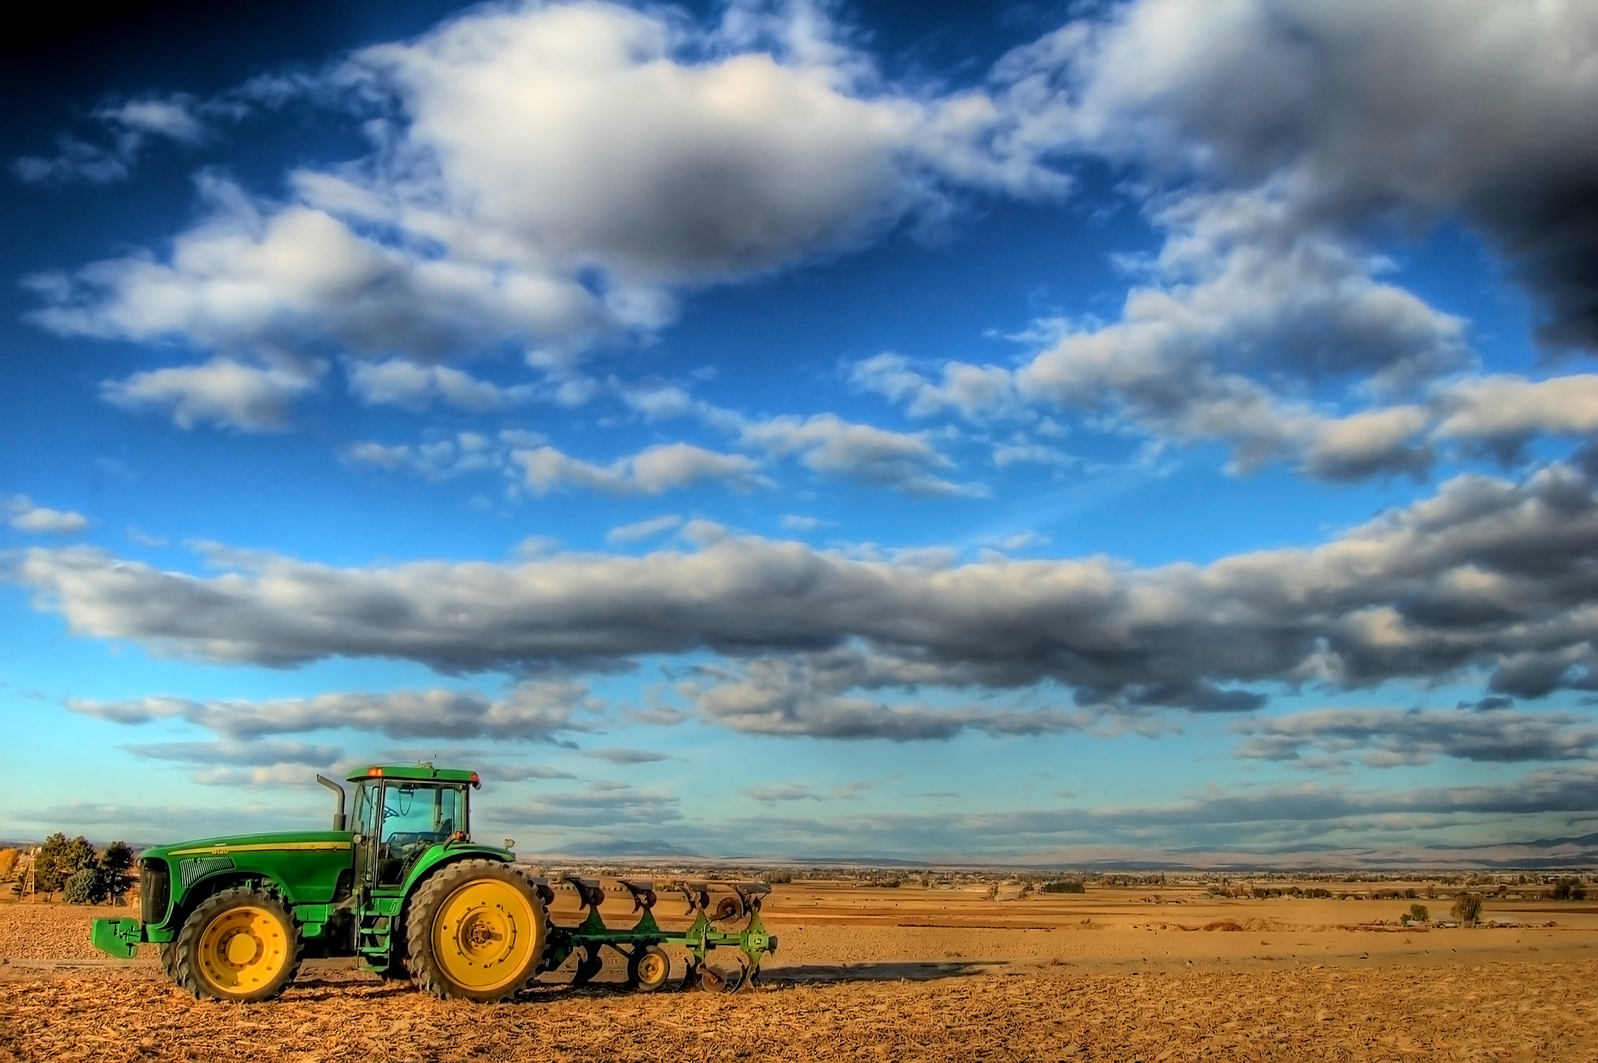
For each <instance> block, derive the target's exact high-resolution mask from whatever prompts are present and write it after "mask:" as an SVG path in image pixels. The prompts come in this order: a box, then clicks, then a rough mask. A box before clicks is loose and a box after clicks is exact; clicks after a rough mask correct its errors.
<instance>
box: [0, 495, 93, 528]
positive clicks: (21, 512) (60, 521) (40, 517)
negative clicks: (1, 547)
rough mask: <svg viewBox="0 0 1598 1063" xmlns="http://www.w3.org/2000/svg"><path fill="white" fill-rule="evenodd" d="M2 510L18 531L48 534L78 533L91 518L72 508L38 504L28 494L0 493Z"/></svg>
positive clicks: (86, 525) (7, 520)
mask: <svg viewBox="0 0 1598 1063" xmlns="http://www.w3.org/2000/svg"><path fill="white" fill-rule="evenodd" d="M0 512H3V513H4V514H5V517H6V523H7V524H9V525H10V526H11V527H13V528H15V529H16V530H17V531H25V532H34V533H41V534H47V535H76V534H77V533H78V532H80V531H83V530H84V529H85V528H87V527H88V526H89V518H88V517H85V516H84V515H83V514H82V513H76V512H74V511H72V510H70V509H50V508H49V507H47V506H36V505H34V504H33V499H31V498H29V497H28V496H27V495H13V496H12V497H10V498H6V497H5V496H3V495H0Z"/></svg>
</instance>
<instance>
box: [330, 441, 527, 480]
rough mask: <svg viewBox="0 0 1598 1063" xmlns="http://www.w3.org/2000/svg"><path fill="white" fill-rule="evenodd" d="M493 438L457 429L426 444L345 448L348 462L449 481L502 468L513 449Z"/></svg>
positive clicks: (354, 445)
mask: <svg viewBox="0 0 1598 1063" xmlns="http://www.w3.org/2000/svg"><path fill="white" fill-rule="evenodd" d="M505 435H506V434H505V433H501V434H500V438H498V439H491V438H489V437H488V436H485V435H483V434H481V433H479V432H457V433H456V434H455V437H454V438H453V439H435V440H432V441H430V442H423V443H414V444H412V443H399V444H394V445H385V444H382V443H373V442H369V441H368V442H360V443H354V444H351V445H350V446H348V447H346V448H345V449H344V452H343V457H344V460H345V462H347V463H348V464H350V465H356V466H364V467H366V468H373V469H384V470H387V471H389V472H397V471H399V470H406V471H409V472H414V473H416V474H417V475H419V476H421V477H423V478H424V479H427V480H446V479H449V478H451V477H455V476H460V475H462V474H464V473H471V472H484V471H488V470H491V469H498V468H503V467H504V465H505V463H506V461H507V455H508V454H509V452H510V449H511V445H510V442H509V441H508V440H507V439H506V438H505Z"/></svg>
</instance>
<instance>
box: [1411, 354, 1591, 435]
mask: <svg viewBox="0 0 1598 1063" xmlns="http://www.w3.org/2000/svg"><path fill="white" fill-rule="evenodd" d="M1437 404H1438V405H1439V406H1440V407H1441V408H1442V410H1443V411H1444V413H1445V416H1444V417H1443V420H1442V423H1441V424H1439V425H1438V428H1437V435H1438V436H1439V437H1440V438H1443V439H1451V440H1456V441H1462V442H1465V443H1467V444H1473V445H1476V446H1481V447H1484V448H1487V449H1490V450H1494V451H1497V452H1499V453H1500V454H1511V455H1512V454H1513V453H1514V452H1516V451H1518V450H1519V449H1520V448H1521V446H1523V445H1524V444H1525V443H1526V442H1527V441H1528V440H1529V439H1531V438H1532V437H1533V436H1538V435H1567V436H1589V437H1590V436H1592V435H1594V434H1598V375H1594V374H1591V373H1580V374H1571V375H1569V376H1563V377H1555V378H1554V379H1552V380H1543V381H1537V382H1533V381H1530V380H1527V379H1525V378H1523V377H1518V376H1508V375H1497V376H1486V377H1476V378H1472V379H1468V380H1463V381H1459V382H1457V383H1455V384H1453V385H1452V386H1450V387H1448V388H1446V389H1444V390H1442V391H1441V392H1440V394H1439V395H1438V397H1437Z"/></svg>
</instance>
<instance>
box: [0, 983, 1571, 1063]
mask: <svg viewBox="0 0 1598 1063" xmlns="http://www.w3.org/2000/svg"><path fill="white" fill-rule="evenodd" d="M0 1018H3V1019H4V1021H3V1022H0V1060H5V1061H11V1060H28V1061H33V1060H44V1059H52V1060H53V1059H63V1060H67V1059H93V1060H104V1061H106V1063H121V1061H133V1060H138V1061H146V1060H169V1059H170V1060H178V1059H188V1060H210V1059H236V1058H240V1056H241V1052H242V1054H243V1055H247V1056H249V1057H255V1058H275V1059H279V1060H283V1061H285V1063H288V1061H295V1063H311V1061H329V1063H331V1061H334V1060H349V1059H361V1060H384V1061H389V1060H392V1061H402V1060H471V1059H508V1058H533V1057H536V1058H539V1059H554V1060H580V1061H583V1063H590V1061H592V1060H596V1059H604V1060H618V1061H627V1063H631V1061H638V1063H643V1061H655V1060H659V1061H662V1063H666V1061H669V1063H681V1060H683V1059H684V1058H689V1059H708V1060H722V1059H725V1060H744V1059H751V1058H755V1059H782V1060H813V1059H816V1058H827V1059H839V1058H843V1059H859V1060H873V1061H875V1060H895V1061H897V1060H918V1059H919V1060H925V1061H934V1060H962V1061H963V1060H970V1059H973V1058H976V1057H979V1056H980V1057H981V1058H983V1059H987V1060H1036V1059H1084V1060H1121V1061H1125V1060H1144V1061H1146V1063H1162V1061H1169V1060H1186V1059H1200V1058H1223V1059H1260V1060H1297V1059H1304V1058H1317V1059H1326V1060H1339V1061H1340V1060H1367V1059H1398V1058H1410V1059H1440V1058H1444V1057H1447V1058H1455V1059H1458V1058H1494V1059H1517V1060H1519V1059H1523V1060H1539V1061H1543V1060H1555V1061H1562V1060H1582V1061H1590V1060H1592V1059H1593V1058H1594V1049H1593V1044H1594V1040H1593V1030H1594V1029H1595V1028H1598V962H1590V961H1588V962H1579V963H1560V964H1546V965H1539V964H1526V963H1505V964H1489V965H1485V966H1481V967H1470V968H1466V967H1463V966H1461V967H1453V968H1447V969H1433V970H1430V971H1426V972H1424V973H1422V972H1418V971H1416V970H1413V969H1409V970H1406V969H1403V968H1377V969H1373V970H1367V971H1352V970H1348V969H1336V968H1325V969H1320V970H1315V969H1298V970H1284V971H1246V972H1221V971H1205V972H1193V973H1185V974H1184V973H1175V974H1147V975H1091V976H1083V975H1072V974H1069V973H1064V974H1062V973H1057V972H1055V971H1051V970H1050V969H1043V970H1040V971H1038V972H1036V973H1027V974H1023V975H1015V976H1008V977H1005V976H993V975H973V976H964V977H953V978H948V979H944V980H942V981H935V982H921V983H906V982H848V983H834V984H829V985H819V986H807V985H778V986H775V987H771V988H766V989H763V990H760V991H757V992H753V993H744V994H736V995H730V996H712V995H708V994H700V993H690V994H679V993H662V994H659V995H655V996H639V995H631V994H626V993H618V992H612V991H606V990H585V991H571V990H565V989H549V990H538V991H535V992H534V993H532V994H531V995H530V996H529V998H528V999H527V1000H526V1001H524V1002H521V1003H518V1004H508V1005H498V1006H494V1007H482V1006H474V1005H471V1004H465V1003H459V1002H445V1001H439V1000H434V999H432V998H430V997H424V996H422V995H421V994H419V993H417V992H416V991H414V990H413V989H411V988H410V987H409V986H405V985H397V984H388V985H383V984H377V983H369V982H368V983H360V982H342V983H341V982H324V981H316V980H310V981H307V982H303V983H301V984H299V985H297V986H295V987H294V988H293V989H291V990H290V991H289V992H288V993H287V994H286V995H285V996H284V997H283V998H282V999H281V1000H279V1001H276V1002H273V1003H269V1004H256V1005H247V1006H242V1007H241V1006H233V1005H222V1004H201V1003H196V1002H195V1001H193V1000H190V999H189V998H188V997H186V996H184V995H183V994H182V993H180V992H178V991H177V990H175V989H172V988H170V987H167V986H164V985H159V984H158V983H150V982H143V983H128V982H108V981H104V980H81V979H47V980H38V981H30V982H10V983H0Z"/></svg>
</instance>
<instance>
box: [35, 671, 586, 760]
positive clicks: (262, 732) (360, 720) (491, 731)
mask: <svg viewBox="0 0 1598 1063" xmlns="http://www.w3.org/2000/svg"><path fill="white" fill-rule="evenodd" d="M66 705H67V708H69V709H71V710H72V711H73V712H77V713H81V714H83V715H85V716H93V717H96V718H98V719H102V720H110V721H112V722H113V723H122V724H140V723H149V722H151V721H153V720H169V719H180V720H184V721H187V722H188V723H192V724H194V725H196V726H198V727H203V728H205V729H206V730H208V731H211V732H213V733H215V734H219V735H222V736H224V738H225V740H226V741H227V742H228V743H232V744H231V745H230V746H229V748H235V749H239V748H263V749H265V748H275V747H274V746H273V745H272V744H271V743H267V744H265V745H262V746H259V747H257V746H255V745H253V743H255V742H256V741H257V740H259V739H261V738H262V737H263V736H267V735H277V734H297V733H301V732H306V731H321V730H337V729H340V728H347V729H350V730H355V731H370V732H375V733H378V734H383V735H387V736H388V737H390V738H400V739H404V738H453V739H465V738H493V739H500V740H506V741H548V740H550V737H551V736H552V735H554V734H555V733H557V732H560V731H567V730H577V729H580V727H581V721H580V720H578V719H576V717H577V715H578V713H580V712H582V711H585V710H591V709H593V708H595V703H594V702H593V701H592V700H591V699H590V698H589V697H588V691H587V688H586V687H584V686H582V685H581V684H579V683H575V682H572V681H570V680H561V679H546V680H540V681H537V682H533V681H528V682H524V683H520V684H518V685H517V686H516V687H515V688H514V689H513V690H512V691H511V692H510V693H509V694H508V695H506V696H505V697H503V698H490V697H487V696H486V695H483V694H479V693H477V692H475V691H458V690H417V691H397V692H393V693H386V694H320V695H317V696H316V697H310V698H280V699H276V700H269V701H196V700H194V699H192V698H180V697H168V696H156V697H147V698H138V699H133V700H126V701H90V700H82V699H69V700H68V701H67V702H66ZM243 742H250V743H252V745H251V746H249V747H241V746H239V745H238V743H243ZM140 748H141V749H146V748H148V749H164V750H167V751H168V752H170V751H171V750H173V749H187V748H191V747H189V746H178V747H174V746H160V747H156V746H152V747H140ZM147 755H151V756H155V755H157V754H155V753H147ZM165 759H184V758H181V757H172V756H168V757H166V758H165Z"/></svg>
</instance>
